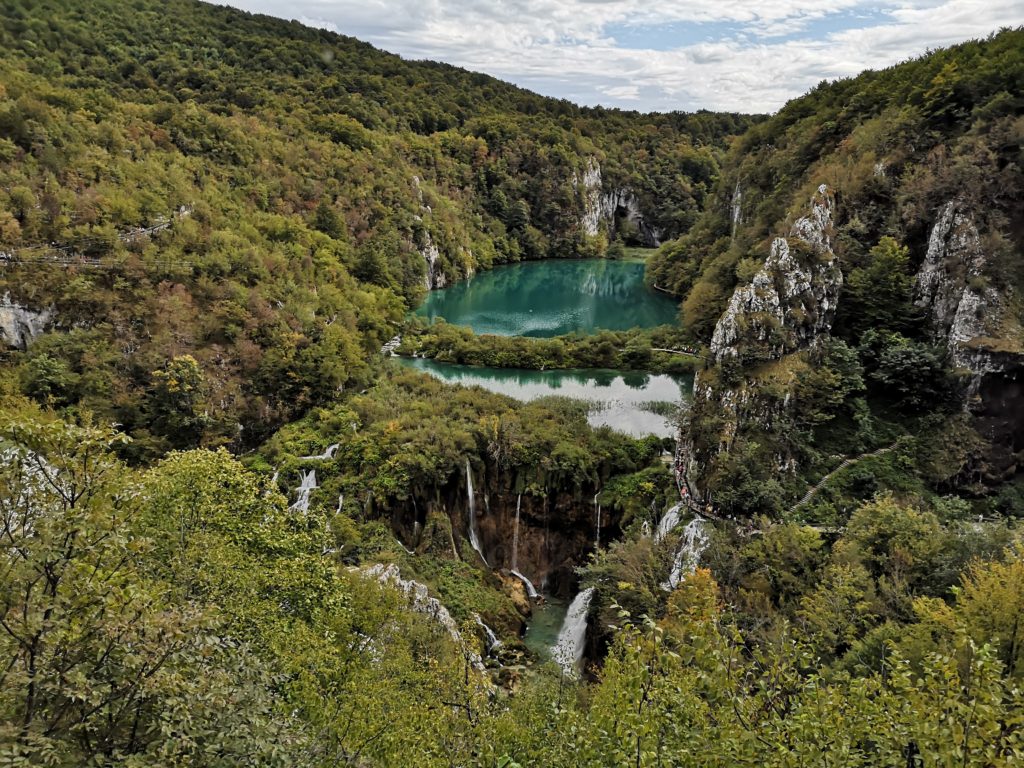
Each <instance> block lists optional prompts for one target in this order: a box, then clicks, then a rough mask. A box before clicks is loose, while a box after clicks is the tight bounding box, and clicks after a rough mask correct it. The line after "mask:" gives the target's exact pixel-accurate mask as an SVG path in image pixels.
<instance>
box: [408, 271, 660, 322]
mask: <svg viewBox="0 0 1024 768" xmlns="http://www.w3.org/2000/svg"><path fill="white" fill-rule="evenodd" d="M678 309H679V306H678V305H677V304H676V302H675V301H673V300H672V299H671V298H670V297H668V296H665V295H663V294H660V293H657V292H656V291H652V290H650V289H648V288H647V287H646V286H645V285H644V264H643V262H641V261H609V260H607V259H578V260H566V259H548V260H545V261H531V262H524V263H521V264H510V265H506V266H501V267H496V268H495V269H492V270H489V271H487V272H481V273H480V274H478V275H476V276H474V277H472V278H470V279H469V280H465V281H462V282H459V283H455V284H454V285H451V286H450V287H448V288H443V289H441V290H436V291H431V292H430V293H428V294H427V298H426V300H425V301H424V302H423V304H422V305H421V306H420V307H419V309H417V310H416V312H415V314H417V315H419V316H421V317H425V318H428V319H429V320H430V321H431V322H433V321H434V320H436V319H437V318H439V317H443V318H444V319H445V320H447V321H448V322H449V323H454V324H455V325H466V326H469V327H470V328H472V329H473V331H474V332H475V333H478V334H484V333H490V334H495V335H498V336H533V337H549V336H560V335H562V334H566V333H577V332H578V333H592V332H593V331H598V330H612V331H620V330H626V329H628V328H653V327H654V326H657V325H666V324H674V323H675V322H677V321H676V313H677V311H678Z"/></svg>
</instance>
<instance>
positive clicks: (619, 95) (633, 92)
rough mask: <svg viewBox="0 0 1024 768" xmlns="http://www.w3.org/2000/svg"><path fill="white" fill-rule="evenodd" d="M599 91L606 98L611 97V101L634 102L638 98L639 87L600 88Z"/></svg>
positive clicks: (617, 86) (616, 86)
mask: <svg viewBox="0 0 1024 768" xmlns="http://www.w3.org/2000/svg"><path fill="white" fill-rule="evenodd" d="M600 91H601V93H603V94H605V95H606V96H611V97H612V98H613V99H620V100H623V99H624V100H628V101H635V100H636V99H639V98H640V86H639V85H614V86H611V87H608V86H601V87H600Z"/></svg>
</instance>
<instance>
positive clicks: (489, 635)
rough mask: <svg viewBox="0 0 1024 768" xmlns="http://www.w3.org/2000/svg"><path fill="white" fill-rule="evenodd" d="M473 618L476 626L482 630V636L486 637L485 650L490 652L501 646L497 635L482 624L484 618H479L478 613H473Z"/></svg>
mask: <svg viewBox="0 0 1024 768" xmlns="http://www.w3.org/2000/svg"><path fill="white" fill-rule="evenodd" d="M473 618H474V619H475V620H476V623H477V626H479V627H480V629H481V630H483V633H484V637H485V638H486V639H487V652H488V653H490V652H491V651H494V650H497V649H498V648H501V640H499V639H498V636H497V635H496V634H494V630H493V629H491V628H490V627H488V626H487V625H486V624H484V620H483V619H481V618H480V614H479V613H474V614H473Z"/></svg>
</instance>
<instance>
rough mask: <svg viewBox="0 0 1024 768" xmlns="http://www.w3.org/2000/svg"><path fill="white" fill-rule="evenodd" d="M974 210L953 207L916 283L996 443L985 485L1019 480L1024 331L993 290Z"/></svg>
mask: <svg viewBox="0 0 1024 768" xmlns="http://www.w3.org/2000/svg"><path fill="white" fill-rule="evenodd" d="M993 271H994V270H993V268H992V265H991V264H990V259H989V257H988V256H987V255H986V253H985V252H984V249H983V248H982V243H981V237H980V236H979V233H978V227H977V225H976V223H975V219H974V216H973V215H972V213H971V211H969V210H966V208H965V205H964V204H963V203H962V202H961V201H959V200H951V201H949V202H948V203H946V204H945V205H944V206H943V207H942V208H941V210H940V211H939V215H938V217H937V218H936V220H935V224H934V225H933V227H932V231H931V235H930V237H929V239H928V251H927V253H926V255H925V259H924V262H923V264H922V265H921V269H920V270H919V272H918V274H917V277H916V281H915V303H916V304H917V305H918V306H919V307H921V308H922V309H924V310H925V311H926V312H927V314H928V317H929V321H930V324H931V335H932V339H933V340H934V341H935V342H936V343H937V344H940V345H942V346H944V347H945V348H946V349H947V351H948V353H949V356H950V361H951V363H952V364H953V365H954V366H955V367H957V368H959V369H961V370H962V371H964V372H965V373H966V374H967V377H968V386H967V389H966V397H965V399H964V407H965V408H966V409H967V410H968V411H969V412H970V413H971V414H972V415H973V417H974V421H975V428H976V429H977V430H978V432H979V433H980V434H981V435H983V436H984V437H985V439H986V441H987V442H988V443H989V446H990V448H989V450H988V452H987V455H986V456H985V457H983V458H982V460H981V462H980V467H979V469H980V472H981V475H982V477H983V478H984V479H989V480H998V479H1002V478H1004V477H1006V476H1009V475H1012V474H1013V473H1014V472H1015V471H1016V469H1017V467H1018V465H1019V463H1020V462H1019V458H1018V456H1017V455H1018V454H1019V453H1020V452H1021V451H1022V450H1024V423H1022V420H1021V419H1020V418H1019V414H1020V413H1022V412H1024V377H1022V375H1021V374H1022V373H1024V331H1022V330H1021V326H1020V324H1019V322H1018V319H1016V318H1014V317H1013V313H1012V312H1011V310H1010V306H1011V304H1012V303H1013V295H1012V292H1011V291H1010V289H1009V288H1006V287H1003V289H1002V290H1000V289H997V288H996V287H995V285H993V275H992V272H993Z"/></svg>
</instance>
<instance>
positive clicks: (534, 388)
mask: <svg viewBox="0 0 1024 768" xmlns="http://www.w3.org/2000/svg"><path fill="white" fill-rule="evenodd" d="M394 360H396V361H397V362H398V363H399V364H400V365H404V366H406V367H409V368H415V369H416V370H419V371H423V372H424V373H429V374H430V375H431V376H434V377H435V378H438V379H441V380H442V381H446V382H448V383H451V384H461V385H462V386H466V387H470V386H474V385H476V386H480V387H483V388H484V389H487V390H489V391H491V392H497V393H499V394H502V395H508V396H509V397H514V398H516V399H517V400H523V401H528V400H536V399H537V398H539V397H550V396H559V397H569V398H573V399H576V400H585V401H588V402H590V403H591V404H592V408H591V410H590V412H589V413H588V414H587V421H589V422H590V424H591V425H592V426H595V427H601V426H607V427H611V428H612V429H614V430H616V431H619V432H625V433H626V434H629V435H633V436H634V437H643V436H645V435H657V436H658V437H674V436H675V428H674V426H673V425H672V422H671V421H670V420H669V419H668V418H667V417H666V416H665V415H663V414H662V413H656V412H654V411H652V410H651V407H652V404H654V403H679V402H680V401H682V400H688V399H689V397H690V393H691V391H692V389H693V378H692V377H687V376H679V377H675V376H667V375H664V374H651V373H644V372H642V371H611V370H602V369H586V370H579V369H570V370H560V371H533V370H526V369H521V368H486V367H483V366H475V365H454V364H452V363H439V362H436V361H434V360H426V359H423V358H415V357H414V358H408V357H396V358H394Z"/></svg>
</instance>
